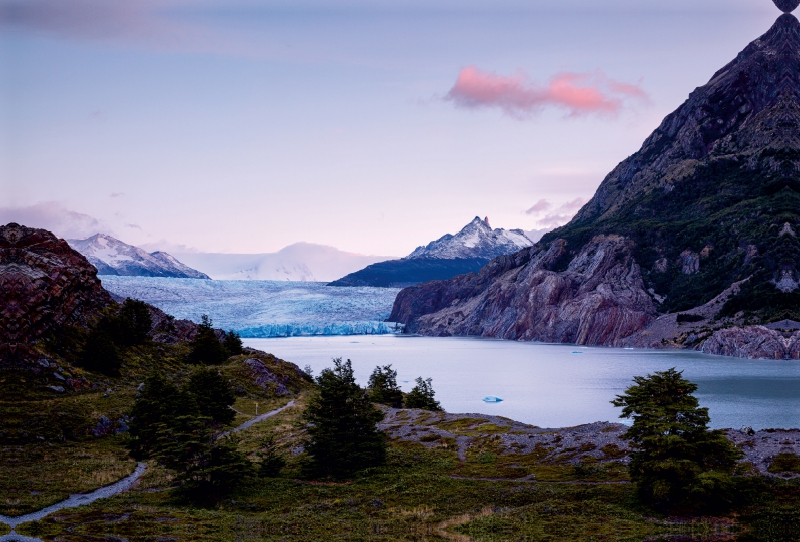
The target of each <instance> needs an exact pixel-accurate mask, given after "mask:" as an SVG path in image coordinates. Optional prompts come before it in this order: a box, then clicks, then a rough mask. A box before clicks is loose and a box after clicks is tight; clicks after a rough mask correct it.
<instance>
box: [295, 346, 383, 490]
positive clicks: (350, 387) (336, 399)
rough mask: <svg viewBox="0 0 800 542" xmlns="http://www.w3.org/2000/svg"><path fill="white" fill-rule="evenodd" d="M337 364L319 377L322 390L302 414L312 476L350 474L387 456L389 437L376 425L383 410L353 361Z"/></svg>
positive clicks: (335, 362) (339, 360) (307, 464)
mask: <svg viewBox="0 0 800 542" xmlns="http://www.w3.org/2000/svg"><path fill="white" fill-rule="evenodd" d="M333 364H334V367H333V368H332V369H324V370H323V371H322V372H321V373H320V375H319V376H318V377H317V378H316V383H317V386H318V390H317V394H316V395H315V396H314V397H313V398H312V399H311V400H310V401H309V404H308V407H307V408H306V410H305V411H304V413H303V421H304V422H305V424H306V428H307V431H308V440H307V443H306V451H307V452H308V460H307V462H306V464H305V467H304V470H305V473H306V475H307V476H311V477H332V478H347V477H349V476H352V475H353V474H354V473H356V472H357V471H360V470H363V469H366V468H369V467H375V466H379V465H382V464H383V463H384V462H385V461H386V436H385V435H384V433H383V432H381V431H379V430H378V428H377V423H378V422H380V421H381V420H382V419H383V412H381V411H380V410H378V409H377V408H375V406H374V405H373V404H372V401H371V400H370V397H369V394H368V393H367V392H366V390H364V389H362V388H361V387H359V385H358V384H357V383H356V381H355V377H354V376H353V367H352V364H351V362H350V360H347V361H346V362H342V359H341V358H336V359H334V360H333Z"/></svg>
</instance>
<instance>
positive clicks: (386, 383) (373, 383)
mask: <svg viewBox="0 0 800 542" xmlns="http://www.w3.org/2000/svg"><path fill="white" fill-rule="evenodd" d="M367 388H369V395H370V399H372V401H374V402H375V403H380V404H382V405H388V406H390V407H394V408H402V406H403V392H402V391H401V390H400V387H399V386H398V385H397V371H395V370H394V369H392V366H391V365H384V366H383V367H375V370H374V371H372V374H371V375H370V377H369V383H368V384H367Z"/></svg>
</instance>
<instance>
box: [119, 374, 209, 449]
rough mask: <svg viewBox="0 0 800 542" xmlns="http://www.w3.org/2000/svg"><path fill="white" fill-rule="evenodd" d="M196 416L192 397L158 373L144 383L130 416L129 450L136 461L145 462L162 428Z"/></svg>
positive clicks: (195, 406) (195, 407) (195, 405)
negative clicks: (182, 417) (177, 420)
mask: <svg viewBox="0 0 800 542" xmlns="http://www.w3.org/2000/svg"><path fill="white" fill-rule="evenodd" d="M192 415H194V416H197V415H199V411H198V409H197V403H196V401H195V399H194V396H193V395H191V394H188V393H185V392H183V391H181V390H178V388H177V387H176V386H175V385H174V384H173V383H172V382H169V381H168V380H167V379H165V378H164V377H163V376H162V375H161V374H159V373H153V374H151V375H150V376H148V377H147V379H146V380H145V381H144V387H143V388H142V389H141V390H140V391H139V394H138V395H137V396H136V401H135V402H134V404H133V408H132V409H131V412H130V418H131V421H130V424H129V429H128V448H129V449H130V452H131V455H132V456H133V457H134V458H136V459H147V458H149V457H150V456H151V454H152V453H153V450H154V449H155V448H156V445H157V443H158V438H159V437H158V432H159V430H160V429H162V428H163V427H162V426H166V427H169V426H171V425H173V423H174V420H175V419H177V418H179V417H181V416H192Z"/></svg>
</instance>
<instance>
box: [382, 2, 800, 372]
mask: <svg viewBox="0 0 800 542" xmlns="http://www.w3.org/2000/svg"><path fill="white" fill-rule="evenodd" d="M790 3H791V2H790ZM779 7H780V6H779ZM785 7H786V9H785V10H784V11H786V10H790V8H791V7H793V6H785ZM794 7H796V3H795V5H794ZM781 9H784V8H781ZM799 212H800V22H798V20H797V19H796V18H795V17H794V16H792V15H790V14H788V13H786V14H784V15H781V16H780V17H779V18H778V20H777V21H776V22H775V24H774V25H773V26H772V28H770V29H769V31H768V32H767V33H766V34H764V35H763V36H761V37H760V38H758V39H757V40H755V41H753V42H752V43H751V44H750V45H748V46H747V47H746V48H745V49H744V50H743V51H742V52H741V53H740V54H739V55H738V56H737V57H736V59H734V60H733V61H732V62H731V63H729V64H728V65H726V66H725V67H723V68H722V69H721V70H719V71H718V72H717V73H716V74H714V76H713V77H712V78H711V80H710V81H709V82H708V83H707V84H706V85H705V86H703V87H700V88H698V89H696V90H695V91H694V92H692V94H691V95H690V96H689V98H688V100H687V101H686V102H685V103H684V104H683V105H681V106H680V107H679V108H678V109H677V110H676V111H675V112H673V113H671V114H670V115H668V116H667V117H666V118H665V119H664V120H663V122H662V123H661V125H660V126H659V127H658V128H657V129H656V130H655V131H654V132H653V133H652V134H651V135H650V137H648V138H647V140H646V141H645V142H644V144H643V145H642V148H641V149H640V150H639V151H638V152H637V153H635V154H634V155H632V156H630V157H629V158H628V159H626V160H624V161H623V162H622V163H620V164H619V165H618V166H617V167H616V168H615V169H614V170H613V171H612V172H611V173H610V174H609V175H608V176H607V177H606V178H605V180H604V181H603V182H602V184H601V185H600V187H599V188H598V190H597V192H596V193H595V195H594V197H593V198H592V199H591V200H590V201H589V203H587V204H586V205H585V206H584V207H583V208H582V209H581V210H580V212H579V213H578V214H577V215H576V216H575V218H574V219H573V220H572V221H571V222H569V223H568V224H566V225H565V226H562V227H561V228H558V229H556V230H554V231H552V232H550V233H548V234H547V235H545V236H544V237H543V238H542V240H541V241H540V242H539V243H537V245H536V246H534V247H532V248H529V249H525V250H522V251H521V252H519V253H517V254H514V255H511V256H504V257H501V258H497V259H495V260H493V261H492V262H490V263H489V264H488V265H487V266H486V267H485V268H484V269H482V270H481V271H480V273H479V274H478V275H476V276H473V277H456V278H454V279H452V280H450V281H448V282H442V283H435V284H432V285H420V286H418V287H415V288H409V289H406V290H404V291H402V292H401V293H400V294H399V295H398V298H397V300H396V302H395V306H394V310H393V313H392V316H391V317H390V319H391V320H393V321H399V322H402V323H405V324H407V325H408V329H409V330H411V331H417V332H420V333H423V334H431V335H450V334H467V335H486V336H495V337H503V338H509V339H523V340H547V341H553V342H576V343H581V344H606V345H611V344H617V345H619V344H626V342H625V341H626V340H630V339H629V337H631V336H632V335H633V334H636V333H639V339H640V340H639V342H637V343H636V344H638V345H642V346H654V345H655V344H651V343H648V342H647V341H648V340H650V339H645V338H642V333H643V334H644V336H647V335H648V333H650V331H646V330H651V329H653V326H655V325H656V323H655V322H654V321H655V319H656V318H657V317H658V316H659V315H664V314H672V316H671V318H672V322H673V324H675V325H674V326H673V328H674V329H673V331H675V330H677V331H676V333H675V334H674V336H669V337H668V336H667V335H669V334H666V335H665V333H662V332H661V331H659V332H658V333H656V332H653V333H652V334H651V335H652V337H651V338H654V337H655V336H656V335H658V337H659V341H660V343H659V344H667V343H670V342H672V343H680V344H682V345H691V346H695V347H702V344H703V340H704V339H705V338H708V337H710V335H711V334H712V333H716V332H717V331H718V330H719V329H721V328H722V327H731V326H747V325H749V324H759V323H762V324H766V323H769V322H773V321H778V320H785V321H788V322H790V323H791V322H796V321H798V320H800V291H798V280H800V274H799V272H798V269H799V267H800V244H799V243H798V240H797V234H798V233H800V230H798V227H799V226H800V216H798V214H799ZM687 311H688V312H692V313H696V314H694V315H693V316H692V317H689V318H688V319H689V320H697V321H699V320H707V319H710V320H709V322H711V321H713V322H716V323H715V324H714V325H710V324H709V322H706V323H705V324H704V325H705V326H706V328H704V331H703V333H704V334H705V335H703V334H700V335H698V334H693V335H692V334H688V333H683V335H681V332H680V330H679V329H677V327H676V326H678V324H679V323H681V322H685V321H686V318H685V317H684V318H683V320H682V321H681V322H678V320H677V317H676V316H675V313H678V312H687ZM661 320H663V319H660V320H659V322H661ZM659 325H662V324H659ZM662 327H663V326H662ZM678 327H679V326H678ZM789 327H791V326H789ZM795 327H796V326H795ZM698 329H699V328H698ZM645 331H646V332H645ZM662 331H663V330H662ZM784 331H785V330H784ZM774 333H776V334H779V333H780V332H779V331H775V332H774ZM781 337H782V338H781ZM781 337H777V336H776V337H774V338H775V340H776V341H777V343H776V344H779V343H780V341H781V340H783V341H784V343H785V345H784V346H785V348H784V350H783V351H781V348H783V347H780V348H778V350H779V351H778V352H777V353H776V354H775V356H776V357H782V356H786V355H789V354H788V353H787V352H788V349H789V348H790V347H789V346H788V343H787V342H786V341H789V340H790V338H787V336H781ZM739 339H741V337H739ZM737 340H738V339H737ZM791 340H794V339H793V338H792V339H791ZM779 346H780V344H779ZM776 348H777V347H776Z"/></svg>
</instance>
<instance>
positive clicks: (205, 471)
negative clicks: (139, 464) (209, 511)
mask: <svg viewBox="0 0 800 542" xmlns="http://www.w3.org/2000/svg"><path fill="white" fill-rule="evenodd" d="M206 421H207V420H205V419H204V418H203V417H202V416H179V417H176V418H174V419H173V420H172V422H173V423H172V424H170V425H168V424H163V423H162V424H159V426H158V439H157V444H156V447H155V449H154V454H153V455H154V457H155V459H156V460H157V461H158V462H159V463H160V464H161V465H163V466H165V467H167V468H169V469H172V470H174V471H176V472H177V476H176V481H177V482H178V493H179V494H180V495H182V496H183V497H185V498H186V499H188V500H189V501H191V502H193V503H196V504H202V505H209V504H214V503H216V502H218V501H219V500H220V499H222V498H223V497H226V496H227V495H229V494H230V493H232V492H233V491H234V490H236V489H237V488H238V487H240V486H241V485H243V484H245V483H247V481H248V480H249V479H250V478H252V477H253V475H254V468H253V464H252V463H251V462H250V460H248V459H247V456H246V455H245V454H244V453H242V452H240V451H239V450H238V442H239V441H238V440H237V439H236V438H235V437H230V436H226V437H223V438H220V439H216V438H215V437H214V433H213V431H212V430H211V429H210V428H209V427H208V424H207V423H205V422H206Z"/></svg>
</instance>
